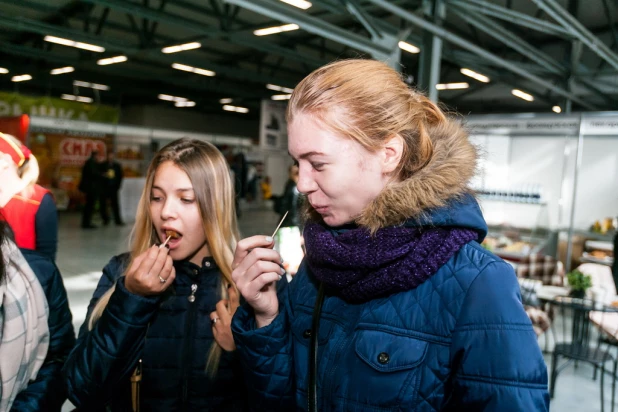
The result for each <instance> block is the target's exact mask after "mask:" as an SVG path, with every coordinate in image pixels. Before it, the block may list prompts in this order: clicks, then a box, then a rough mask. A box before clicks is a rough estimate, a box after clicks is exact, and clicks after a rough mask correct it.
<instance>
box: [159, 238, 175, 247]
mask: <svg viewBox="0 0 618 412" xmlns="http://www.w3.org/2000/svg"><path fill="white" fill-rule="evenodd" d="M171 238H172V235H169V236H168V237H167V239H165V242H163V244H162V245H161V246H159V249H161V248H164V247H165V245H167V242H169V241H170V239H171Z"/></svg>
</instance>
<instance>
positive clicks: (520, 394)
mask: <svg viewBox="0 0 618 412" xmlns="http://www.w3.org/2000/svg"><path fill="white" fill-rule="evenodd" d="M287 117H288V136H289V151H290V154H291V155H292V157H293V158H294V159H295V160H296V161H297V163H298V166H299V179H298V190H299V191H300V192H301V193H303V194H304V195H305V196H306V197H307V200H308V210H307V212H308V215H309V218H308V221H307V223H306V225H305V229H304V232H303V236H304V239H305V247H306V252H307V253H306V257H305V260H304V262H303V263H302V264H301V267H300V269H299V271H298V273H297V275H296V278H295V279H294V281H293V282H291V283H290V285H289V287H288V288H287V289H288V290H287V292H284V293H282V294H279V295H277V293H276V292H275V286H274V285H273V283H274V282H275V281H276V280H277V279H279V276H280V275H281V273H282V271H281V269H280V266H279V262H280V256H279V254H278V253H277V252H276V251H275V250H273V249H272V247H273V243H272V239H271V238H270V237H266V238H265V237H264V236H254V237H250V238H247V239H243V240H241V241H240V242H239V243H238V246H237V248H236V252H235V257H234V263H233V264H232V267H233V268H234V271H233V272H232V277H233V279H234V281H235V282H236V286H237V287H238V289H239V291H240V292H241V294H242V296H244V297H245V299H246V300H247V303H248V305H247V306H243V307H242V308H241V309H239V310H238V312H237V313H236V316H235V317H234V322H233V324H232V330H233V332H234V338H235V341H236V345H237V346H238V352H239V353H240V356H241V359H242V361H243V366H244V370H245V373H246V374H247V375H248V377H247V385H248V388H249V390H250V393H249V395H250V396H249V398H250V399H251V403H252V404H257V405H260V407H261V408H262V410H272V411H274V410H286V411H288V410H310V411H335V410H336V411H343V410H346V411H349V410H354V411H387V410H389V411H394V410H397V411H412V410H414V411H439V410H453V411H547V410H548V408H549V396H548V392H547V370H546V366H545V363H544V361H543V357H542V355H541V351H540V349H539V346H538V344H537V341H536V336H535V333H534V331H533V329H532V325H531V323H530V320H529V319H528V317H527V316H526V313H525V312H524V309H523V306H522V303H521V299H520V292H519V286H518V282H517V279H516V277H515V274H514V272H513V269H512V268H511V266H510V265H508V264H507V263H505V262H504V261H502V260H501V259H500V258H498V257H496V256H494V255H492V254H491V253H490V252H488V251H487V250H485V249H484V248H482V247H481V246H480V242H481V241H482V240H483V238H484V236H485V235H486V233H487V225H486V224H485V221H484V219H483V216H482V214H481V211H480V209H479V207H478V204H477V202H476V201H475V199H474V196H473V194H472V193H471V190H470V189H469V188H468V183H469V181H470V179H471V178H472V177H473V175H474V173H475V168H476V164H477V152H476V150H475V148H474V147H473V146H472V145H471V143H470V142H469V140H468V135H467V133H466V131H465V130H464V129H463V128H462V126H461V125H460V124H459V123H458V122H457V121H455V120H453V119H449V118H448V117H447V116H446V115H445V114H444V113H443V112H442V111H441V110H440V109H439V108H438V107H437V106H436V105H435V104H434V103H432V102H431V101H429V100H428V99H427V98H426V97H425V96H423V95H422V94H420V93H418V92H417V91H415V90H411V89H410V88H409V87H408V86H407V85H406V84H405V83H404V82H403V80H402V79H401V76H400V74H399V73H397V72H395V71H394V70H393V69H391V68H389V67H388V66H387V65H385V64H383V63H380V62H377V61H372V60H345V61H339V62H336V63H332V64H330V65H327V66H325V67H322V68H320V69H317V70H316V71H314V72H313V73H311V74H310V75H309V76H308V77H307V78H305V79H304V80H303V81H301V82H300V84H298V85H297V86H296V88H295V89H294V93H293V94H292V97H291V99H290V103H289V106H288V113H287ZM265 377H267V378H265Z"/></svg>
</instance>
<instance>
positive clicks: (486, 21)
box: [451, 4, 567, 76]
mask: <svg viewBox="0 0 618 412" xmlns="http://www.w3.org/2000/svg"><path fill="white" fill-rule="evenodd" d="M451 10H452V11H454V12H455V13H457V14H458V15H459V16H460V17H461V18H462V19H464V20H465V21H467V22H468V23H470V24H472V25H473V26H475V27H476V28H478V29H480V30H482V31H483V32H484V33H486V34H488V35H490V36H491V37H493V38H494V39H496V40H498V41H500V42H502V43H504V44H505V45H506V46H507V47H510V48H512V49H513V50H515V51H517V52H519V53H521V54H522V55H523V56H525V57H527V58H529V59H530V60H532V61H533V62H536V63H537V64H538V65H540V66H542V67H543V68H545V69H547V70H548V71H549V72H550V73H554V74H557V75H562V76H564V75H566V74H567V70H566V68H565V67H564V66H562V65H561V64H560V63H558V62H557V61H556V60H554V59H553V58H552V57H550V56H548V55H547V54H545V53H543V52H542V51H541V50H539V49H537V48H536V47H534V46H533V45H531V44H530V43H528V42H527V41H525V40H524V39H522V38H521V37H519V36H518V35H516V34H515V33H513V32H511V31H510V30H508V29H506V28H505V27H504V26H502V25H501V24H499V23H497V22H495V21H494V20H492V19H490V18H488V17H485V16H483V15H480V14H476V15H474V14H473V13H471V12H470V11H468V10H467V9H466V8H463V7H461V6H459V5H456V4H451Z"/></svg>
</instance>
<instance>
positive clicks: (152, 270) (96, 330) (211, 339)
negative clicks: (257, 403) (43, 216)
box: [64, 139, 247, 412]
mask: <svg viewBox="0 0 618 412" xmlns="http://www.w3.org/2000/svg"><path fill="white" fill-rule="evenodd" d="M170 235H171V236H172V237H171V236H170ZM237 239H238V229H237V223H236V216H235V212H234V190H233V184H232V181H231V178H230V173H229V169H228V165H227V163H226V161H225V158H224V157H223V155H221V153H220V152H219V151H218V150H217V148H216V147H214V146H213V145H212V144H210V143H207V142H203V141H197V140H190V139H180V140H177V141H174V142H171V143H170V144H168V145H167V146H165V147H164V148H162V149H161V150H160V151H159V152H158V153H157V154H156V155H155V156H154V158H153V160H152V162H151V164H150V166H149V168H148V173H147V176H146V185H145V187H144V190H143V192H142V196H141V199H140V202H139V206H138V211H137V218H136V221H135V226H134V236H133V243H132V248H131V249H132V250H131V251H130V253H127V254H124V255H120V256H116V257H113V258H112V259H111V260H110V262H109V263H108V264H107V266H106V267H105V268H104V269H103V275H102V276H101V279H100V281H99V284H98V286H97V288H96V290H95V292H94V295H93V296H92V300H91V301H90V305H89V307H88V313H87V315H86V322H85V323H84V325H83V326H82V327H81V329H80V331H79V338H78V340H77V344H76V346H75V348H74V349H73V351H72V352H71V354H70V356H69V359H68V360H67V362H66V364H65V367H64V374H65V378H66V381H67V384H68V389H69V399H70V400H71V402H72V403H73V404H74V405H75V406H76V407H78V409H79V410H83V411H88V412H95V411H107V410H111V411H114V412H118V411H133V410H135V409H136V406H137V404H138V403H139V408H140V409H141V410H142V411H149V412H150V411H162V412H174V411H183V412H188V411H200V412H203V411H225V412H238V411H245V410H247V398H246V387H245V385H244V381H243V374H242V370H241V368H240V362H239V360H238V358H237V356H236V352H235V349H236V346H235V345H234V340H233V338H232V331H231V329H230V324H231V318H232V316H233V314H234V312H235V311H236V309H237V307H238V305H239V301H238V293H237V291H236V289H235V287H234V286H233V283H232V279H231V273H232V267H231V265H232V251H233V247H234V245H235V244H236V242H237ZM164 244H165V245H166V246H167V247H163V245H164ZM134 373H136V374H139V376H140V379H141V381H140V383H139V388H138V387H137V386H138V384H134V383H132V380H131V379H132V377H131V376H132V374H134ZM138 392H139V393H138Z"/></svg>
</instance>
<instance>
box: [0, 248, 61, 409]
mask: <svg viewBox="0 0 618 412" xmlns="http://www.w3.org/2000/svg"><path fill="white" fill-rule="evenodd" d="M1 251H2V253H0V259H4V262H5V268H6V276H5V278H4V279H3V280H2V282H1V283H0V411H8V410H10V409H11V404H12V403H13V401H14V400H15V397H16V396H17V394H18V393H19V392H21V391H22V390H24V389H25V388H26V387H27V386H28V382H29V381H31V380H34V379H35V378H36V375H37V373H38V372H39V369H40V368H41V366H42V365H43V361H44V360H45V357H46V356H47V349H48V346H49V328H48V326H47V318H48V314H49V309H48V306H47V299H46V298H45V293H44V292H43V288H42V287H41V284H40V283H39V281H38V279H37V278H36V276H35V275H34V273H33V272H32V269H30V266H28V263H26V260H25V259H24V256H23V255H22V254H21V252H20V251H19V249H17V247H16V246H15V244H14V243H12V242H6V243H4V244H3V245H1Z"/></svg>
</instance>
